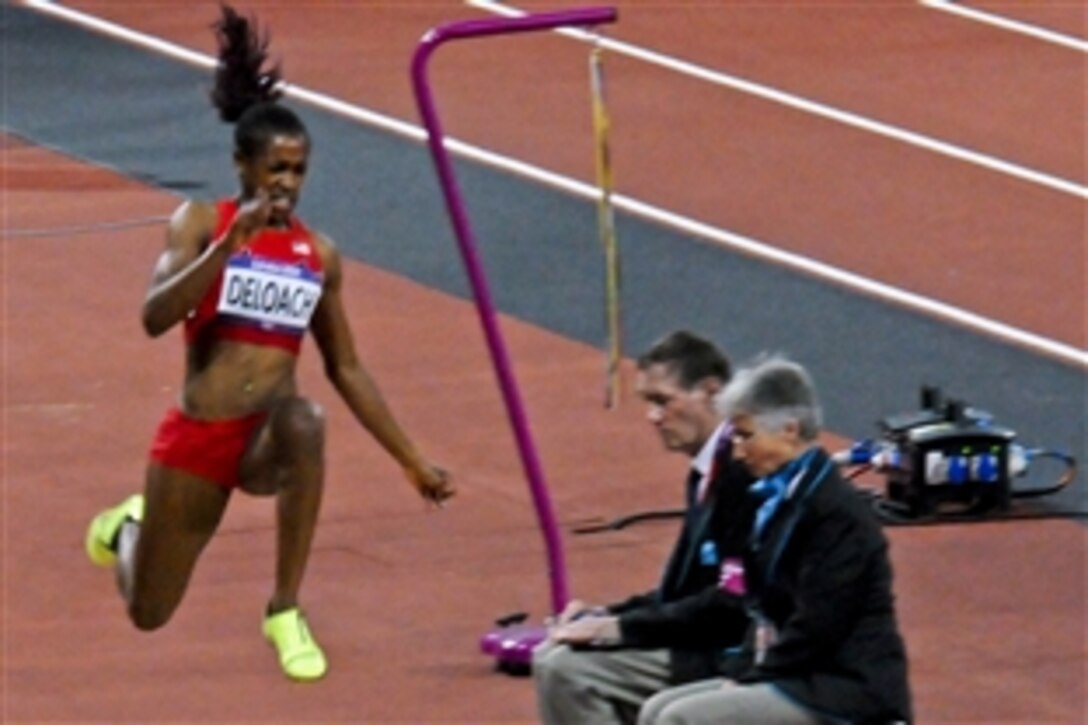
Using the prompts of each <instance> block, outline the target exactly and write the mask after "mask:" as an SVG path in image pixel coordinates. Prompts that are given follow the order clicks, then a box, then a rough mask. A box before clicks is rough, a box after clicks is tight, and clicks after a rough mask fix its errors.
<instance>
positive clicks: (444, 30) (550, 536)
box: [412, 8, 616, 612]
mask: <svg viewBox="0 0 1088 725" xmlns="http://www.w3.org/2000/svg"><path fill="white" fill-rule="evenodd" d="M615 20H616V10H615V9H614V8H585V9H575V10H567V11H562V12H555V13H543V14H536V15H525V16H522V17H517V18H492V19H486V20H466V21H462V22H457V23H450V24H447V25H440V26H438V27H436V28H433V29H432V30H430V31H428V32H427V33H426V34H425V35H424V36H423V38H422V40H420V43H419V46H418V47H417V48H416V52H415V55H414V56H413V57H412V86H413V88H414V90H415V95H416V103H417V104H418V106H419V112H420V115H421V116H422V118H423V125H424V126H425V127H426V129H427V145H428V146H429V147H430V149H431V155H432V156H433V157H434V164H435V168H436V169H437V171H438V180H439V183H440V184H441V186H442V192H443V195H444V196H445V198H446V207H447V210H448V211H449V215H450V221H451V222H452V223H453V229H454V232H455V233H456V236H457V244H458V247H459V248H460V250H461V258H462V260H463V262H464V265H465V271H466V272H467V273H468V277H469V282H470V283H471V285H472V291H473V294H474V295H475V297H476V310H477V312H478V313H479V316H480V324H481V325H483V329H484V336H485V337H486V339H487V346H488V350H489V351H490V353H491V362H492V364H493V365H494V368H495V374H496V376H497V377H498V379H499V387H500V388H501V390H502V396H503V401H504V402H505V403H506V414H507V417H508V418H509V420H510V426H511V427H512V428H513V430H514V437H515V439H516V441H517V446H518V452H519V454H520V455H521V463H522V467H523V468H524V471H525V476H526V477H527V478H528V480H529V488H530V490H531V492H532V495H533V503H534V505H535V506H536V511H537V517H538V519H539V521H540V529H541V532H542V533H543V535H544V544H545V546H546V548H547V552H548V571H549V575H550V581H551V589H552V591H551V594H552V610H553V611H554V612H559V611H561V610H562V609H563V607H564V606H566V604H567V599H568V596H567V579H566V567H565V565H564V562H563V548H562V544H561V542H560V539H559V528H558V526H557V525H556V523H555V515H554V514H553V513H552V505H551V499H550V498H549V496H548V489H547V486H546V484H545V483H544V473H543V470H542V468H541V466H540V460H539V458H538V456H537V453H536V448H535V446H534V445H533V439H532V436H531V435H530V433H529V424H528V420H527V418H526V416H525V407H524V405H523V404H522V402H521V397H520V395H519V393H518V387H517V383H516V382H515V380H514V374H513V371H512V369H511V366H510V359H509V356H508V355H507V353H506V346H505V343H504V342H503V338H502V334H501V333H500V331H499V326H498V323H497V321H496V316H495V306H494V304H493V303H492V301H491V293H490V292H489V290H488V287H487V279H486V276H485V275H484V271H483V267H482V265H481V264H480V261H479V256H478V255H477V253H476V243H475V241H474V239H473V235H472V229H471V227H470V225H469V220H468V214H467V213H466V212H465V206H464V202H463V201H462V199H461V192H460V190H459V188H458V184H457V178H456V176H455V175H454V173H453V164H451V163H450V159H449V154H448V153H447V152H446V146H445V137H444V136H443V133H442V124H441V122H440V121H439V118H438V112H437V111H436V109H435V104H434V99H433V97H432V94H431V87H430V83H429V82H428V80H427V62H428V60H429V59H430V57H431V55H432V54H433V53H434V51H435V50H437V49H438V46H440V45H442V44H443V43H445V42H447V41H450V40H461V39H464V38H479V37H483V36H488V35H505V34H510V33H523V32H529V31H534V30H550V29H554V28H558V27H561V26H567V25H581V26H587V25H599V24H602V23H611V22H614V21H615Z"/></svg>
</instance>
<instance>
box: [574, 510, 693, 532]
mask: <svg viewBox="0 0 1088 725" xmlns="http://www.w3.org/2000/svg"><path fill="white" fill-rule="evenodd" d="M683 517H684V509H661V510H657V511H640V512H638V513H633V514H628V515H626V516H620V517H618V518H615V519H612V520H611V521H606V522H604V523H600V524H584V525H582V526H576V527H574V528H573V529H571V532H572V533H575V534H597V533H600V532H602V531H619V530H620V529H623V528H626V527H627V526H630V525H631V524H636V523H638V522H640V521H653V520H657V519H672V518H683Z"/></svg>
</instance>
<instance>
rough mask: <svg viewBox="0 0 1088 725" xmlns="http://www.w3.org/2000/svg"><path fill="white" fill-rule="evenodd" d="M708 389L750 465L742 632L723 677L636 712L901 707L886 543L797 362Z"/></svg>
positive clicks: (872, 719)
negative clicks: (717, 390)
mask: <svg viewBox="0 0 1088 725" xmlns="http://www.w3.org/2000/svg"><path fill="white" fill-rule="evenodd" d="M720 403H721V405H722V409H723V413H724V414H725V415H726V417H727V419H728V420H729V422H730V423H731V424H732V426H733V455H734V456H735V457H736V458H737V459H738V460H740V461H743V462H744V464H745V465H746V466H747V467H748V468H749V469H750V470H751V472H752V473H753V474H754V475H756V476H759V477H760V480H759V481H758V482H757V483H756V484H755V485H754V486H753V487H752V491H753V493H754V494H756V495H757V496H759V497H761V499H762V500H763V503H762V504H761V505H760V508H759V509H758V511H757V512H756V520H755V524H754V527H753V535H752V544H751V548H750V550H749V552H748V555H747V556H746V559H745V575H746V583H747V599H748V605H749V608H750V610H751V611H752V612H753V620H754V627H753V631H754V636H753V637H752V638H751V639H750V640H749V645H748V646H747V647H746V654H747V662H746V663H744V666H742V667H739V668H738V669H737V670H736V671H735V672H734V673H733V674H732V676H731V677H730V678H729V679H722V678H714V679H709V680H704V681H702V682H697V683H693V684H689V685H686V686H681V687H676V688H670V689H668V690H664V691H663V692H660V693H658V694H657V695H655V696H654V697H652V698H651V699H650V700H648V701H647V702H646V703H645V705H643V708H642V711H641V712H640V714H639V723H640V725H666V724H667V725H680V724H681V723H683V724H685V725H694V724H695V723H707V724H709V723H727V722H737V723H754V722H767V723H770V722H773V723H781V724H782V725H788V724H789V723H798V724H802V725H808V724H815V723H825V722H849V723H890V722H896V721H906V720H909V719H910V717H911V705H910V691H909V687H908V684H907V654H906V648H905V646H904V644H903V640H902V638H901V637H900V634H899V627H898V624H897V622H896V614H895V605H894V598H893V595H892V568H891V563H890V562H889V558H888V544H887V541H886V540H885V537H884V532H883V531H882V529H881V527H880V524H879V523H878V521H877V519H876V517H875V515H874V514H873V511H872V509H871V507H870V504H869V503H868V502H867V501H866V500H865V499H864V498H863V497H862V496H861V494H859V493H858V491H857V490H856V489H854V488H853V487H852V486H851V485H850V484H849V483H848V482H847V481H846V480H844V479H843V477H842V476H841V475H840V474H839V471H838V468H837V466H836V465H835V464H834V463H833V462H832V461H831V459H830V458H829V457H828V455H827V454H826V453H825V452H824V451H823V450H822V449H821V448H820V447H819V446H818V445H817V444H816V436H817V434H818V432H819V425H820V408H819V404H818V402H817V399H816V391H815V388H814V387H813V384H812V381H811V379H810V377H809V375H808V373H807V372H806V371H805V369H804V368H802V367H801V366H800V365H797V364H796V363H793V362H790V361H788V360H785V359H783V358H776V357H771V358H767V359H765V360H763V361H761V362H759V363H757V364H756V365H754V366H753V367H751V368H748V369H745V370H741V371H739V372H738V373H737V375H736V377H735V378H734V379H733V381H732V382H731V383H730V384H729V386H728V387H727V388H726V390H725V392H724V393H723V394H722V396H721V398H720ZM742 659H743V658H742Z"/></svg>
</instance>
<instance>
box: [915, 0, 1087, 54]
mask: <svg viewBox="0 0 1088 725" xmlns="http://www.w3.org/2000/svg"><path fill="white" fill-rule="evenodd" d="M919 4H921V5H924V6H926V7H927V8H930V9H932V10H940V11H941V12H945V13H950V14H952V15H959V16H960V17H963V18H967V19H968V20H974V21H976V22H979V23H984V24H986V25H992V26H994V27H995V28H1001V29H1003V30H1010V31H1012V32H1014V33H1020V34H1021V35H1027V36H1030V37H1032V38H1035V39H1036V40H1042V41H1045V42H1047V43H1053V44H1054V45H1060V46H1062V47H1064V48H1071V49H1073V50H1079V51H1080V52H1081V53H1088V41H1086V40H1083V39H1081V38H1077V37H1074V36H1072V35H1066V34H1065V33H1059V32H1056V31H1053V30H1047V29H1046V28H1040V27H1039V26H1038V25H1031V24H1030V23H1024V22H1021V21H1019V20H1011V19H1009V18H1007V17H1004V16H1002V15H997V14H996V13H988V12H985V11H983V10H977V9H975V8H971V7H966V6H963V5H960V4H958V3H955V2H953V1H952V0H919Z"/></svg>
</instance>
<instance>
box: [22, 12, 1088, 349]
mask: <svg viewBox="0 0 1088 725" xmlns="http://www.w3.org/2000/svg"><path fill="white" fill-rule="evenodd" d="M24 4H25V5H27V6H29V7H32V8H35V9H37V10H41V11H43V12H46V13H49V14H52V15H55V16H57V17H60V18H63V19H65V20H68V21H70V22H73V23H76V24H79V25H81V26H84V27H87V28H91V29H93V30H96V31H98V32H101V33H104V34H106V35H109V36H112V37H116V38H120V39H123V40H126V41H128V42H131V43H134V44H136V45H138V46H140V47H143V48H147V49H149V50H152V51H155V52H159V53H162V54H164V55H168V56H171V57H173V58H178V59H180V60H183V61H186V62H189V63H192V64H194V65H198V66H200V67H204V68H213V67H214V66H215V59H214V58H212V57H211V56H207V55H203V54H200V53H195V52H193V51H189V50H186V49H185V48H182V47H180V46H177V45H174V44H173V43H169V42H167V41H164V40H161V39H159V38H155V37H152V36H149V35H145V34H143V33H138V32H135V31H132V30H130V29H128V28H125V27H123V26H120V25H116V24H115V23H111V22H108V21H104V20H101V19H100V18H96V17H94V16H91V15H87V14H85V13H82V12H79V11H76V10H71V9H69V8H65V7H63V6H60V5H57V4H55V3H54V2H51V1H50V0H24ZM284 92H285V95H288V96H290V97H293V98H295V99H298V100H301V101H305V102H307V103H309V104H310V105H313V106H315V107H317V108H321V109H323V110H326V111H329V112H331V113H335V114H337V115H340V116H343V117H346V118H350V119H353V120H356V121H359V122H360V123H363V124H366V125H371V126H375V127H377V128H381V129H383V130H385V131H389V132H390V133H393V134H396V135H399V136H402V137H405V138H409V139H412V140H416V141H424V140H425V139H426V131H425V130H424V129H423V128H422V127H419V126H415V125H412V124H409V123H405V122H404V121H399V120H397V119H394V118H391V117H389V116H384V115H382V114H379V113H375V112H374V111H370V110H367V109H364V108H360V107H358V106H353V105H351V104H349V103H345V102H344V101H340V100H338V99H335V98H331V97H329V96H326V95H324V94H321V93H316V92H314V91H310V90H306V89H304V88H300V87H299V86H294V85H288V86H287V87H286V89H285V91H284ZM446 147H447V148H448V149H449V150H450V152H451V153H455V154H458V155H459V156H462V157H464V158H467V159H470V160H472V161H475V162H477V163H480V164H483V165H485V166H489V167H492V168H496V169H500V170H502V171H505V172H508V173H510V174H512V175H514V176H519V177H522V178H527V179H530V180H532V181H535V182H538V183H540V184H542V185H544V186H548V187H551V188H554V189H559V190H561V191H564V192H567V193H569V194H571V195H573V196H577V197H580V198H584V199H590V200H594V201H596V200H597V199H598V198H599V196H600V190H599V189H598V188H597V187H596V186H594V185H592V184H588V183H585V182H582V181H578V180H577V179H572V178H570V177H567V176H562V175H560V174H557V173H554V172H552V171H548V170H546V169H542V168H540V167H538V166H533V165H532V164H527V163H525V162H522V161H518V160H516V159H511V158H509V157H506V156H502V155H500V154H497V153H494V152H491V151H487V150H485V149H481V148H479V147H477V146H472V145H470V144H467V143H464V142H462V141H458V140H456V139H452V138H447V139H446ZM612 202H613V204H614V205H615V207H616V208H617V209H621V210H623V211H625V212H628V213H630V214H633V215H635V216H638V217H640V218H643V219H647V220H650V221H653V222H656V223H659V224H662V225H664V226H667V227H670V228H672V229H677V230H679V231H682V232H685V233H687V234H691V235H693V236H696V237H700V238H703V239H707V240H709V241H712V242H715V243H717V244H719V245H721V246H723V247H726V248H728V249H732V250H735V251H738V252H742V253H744V254H748V255H750V256H752V257H756V258H758V259H762V260H766V261H769V262H773V263H775V264H779V265H782V266H784V267H789V268H791V269H794V270H797V271H799V272H802V273H804V274H808V275H810V276H812V277H815V278H817V279H821V280H826V281H828V282H832V283H835V284H838V285H841V286H843V287H846V288H848V289H851V290H854V291H857V292H859V293H863V294H866V295H868V296H870V297H874V298H876V299H879V300H883V301H885V302H890V303H893V304H896V305H899V306H902V307H905V308H907V309H910V310H914V311H916V312H920V313H923V314H926V315H929V316H931V317H935V318H938V319H941V320H944V321H946V322H951V323H954V324H957V325H960V326H963V327H966V328H968V329H971V330H973V331H975V332H978V333H981V334H985V335H988V336H991V337H994V338H997V339H1000V340H1003V341H1005V342H1009V343H1012V344H1015V345H1018V346H1021V347H1025V348H1028V349H1030V350H1033V351H1035V352H1038V353H1042V354H1045V355H1048V356H1051V357H1054V358H1057V359H1059V360H1062V361H1064V362H1067V363H1072V364H1074V365H1078V366H1081V367H1084V368H1088V351H1086V350H1082V349H1080V348H1077V347H1074V346H1072V345H1068V344H1066V343H1062V342H1058V341H1057V340H1053V339H1050V338H1047V337H1044V336H1042V335H1037V334H1035V333H1032V332H1028V331H1026V330H1023V329H1020V328H1017V327H1013V326H1012V325H1007V324H1005V323H1003V322H999V321H997V320H993V319H991V318H988V317H983V316H982V315H978V314H976V313H973V312H969V311H967V310H964V309H962V308H959V307H955V306H953V305H949V304H946V303H943V302H938V301H936V300H933V299H931V298H928V297H923V296H922V295H918V294H915V293H913V292H908V291H906V290H902V289H899V288H897V287H893V286H891V285H887V284H884V283H882V282H877V281H875V280H872V279H869V278H868V277H863V276H861V275H858V274H855V273H853V272H848V271H846V270H843V269H840V268H838V267H833V266H831V265H829V264H825V263H823V262H820V261H817V260H814V259H811V258H809V257H805V256H802V255H800V254H794V253H793V252H786V251H783V250H781V249H778V248H777V247H775V246H773V245H771V244H767V243H766V242H762V241H759V240H756V239H753V238H751V237H745V236H742V235H740V234H735V233H733V232H729V231H726V230H724V229H720V228H718V227H714V226H711V225H709V224H706V223H704V222H700V221H697V220H694V219H691V218H689V217H684V216H681V215H679V214H675V213H673V212H670V211H668V210H666V209H662V208H660V207H656V206H653V205H651V204H647V203H646V202H642V201H639V200H637V199H633V198H631V197H629V196H625V195H622V194H615V195H614V196H613V197H612Z"/></svg>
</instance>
